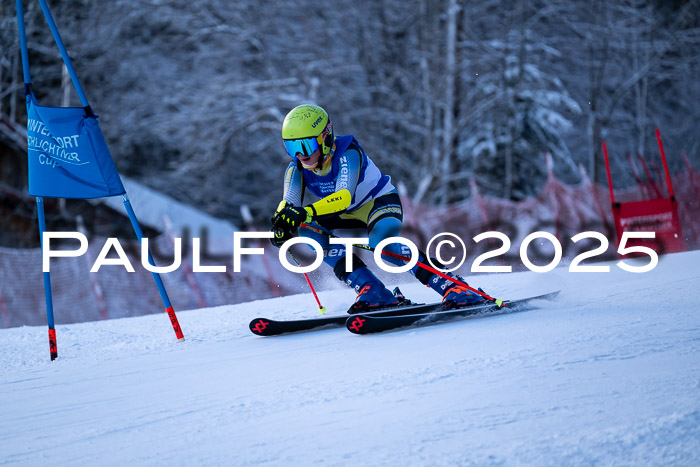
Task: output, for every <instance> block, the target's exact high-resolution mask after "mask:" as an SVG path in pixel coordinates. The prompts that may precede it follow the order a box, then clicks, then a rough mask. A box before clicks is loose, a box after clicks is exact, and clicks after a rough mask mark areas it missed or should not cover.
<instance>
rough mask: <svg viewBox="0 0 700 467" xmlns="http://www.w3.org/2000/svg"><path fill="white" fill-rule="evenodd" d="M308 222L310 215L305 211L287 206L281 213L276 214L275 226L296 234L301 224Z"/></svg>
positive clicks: (297, 207) (290, 205)
mask: <svg viewBox="0 0 700 467" xmlns="http://www.w3.org/2000/svg"><path fill="white" fill-rule="evenodd" d="M308 221H311V213H310V212H309V211H308V210H307V209H305V208H302V207H299V206H294V205H292V204H287V205H286V206H285V207H284V208H283V209H282V210H281V211H278V212H277V214H276V222H275V226H279V225H280V224H282V225H284V226H285V227H286V228H288V229H291V230H292V231H294V232H296V230H297V229H298V228H299V226H300V225H301V224H302V222H308Z"/></svg>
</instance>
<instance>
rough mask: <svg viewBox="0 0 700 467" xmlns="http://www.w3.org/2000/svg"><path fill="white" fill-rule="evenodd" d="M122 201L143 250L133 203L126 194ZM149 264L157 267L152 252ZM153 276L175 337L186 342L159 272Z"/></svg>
mask: <svg viewBox="0 0 700 467" xmlns="http://www.w3.org/2000/svg"><path fill="white" fill-rule="evenodd" d="M122 201H123V202H124V207H125V208H126V212H127V214H128V215H129V219H130V220H131V225H132V226H133V227H134V232H135V233H136V237H138V239H139V243H140V244H141V245H142V248H143V231H142V230H141V225H140V224H139V221H138V219H137V218H136V214H135V213H134V208H132V207H131V201H129V197H128V196H127V194H126V193H124V194H123V195H122ZM148 262H149V263H150V264H151V266H155V265H156V263H155V261H154V260H153V256H152V255H151V251H150V250H149V251H148ZM151 274H153V279H154V280H155V281H156V287H158V292H159V293H160V298H161V300H163V305H164V306H165V312H166V313H167V314H168V317H169V318H170V323H171V324H172V325H173V330H175V336H176V337H177V340H178V341H184V340H185V336H184V335H183V334H182V329H181V328H180V323H179V322H178V320H177V316H176V315H175V310H174V309H173V306H172V305H171V303H170V298H169V297H168V292H166V291H165V285H163V280H162V279H161V277H160V274H158V273H157V272H152V273H151Z"/></svg>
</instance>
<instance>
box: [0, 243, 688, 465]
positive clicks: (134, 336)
mask: <svg viewBox="0 0 700 467" xmlns="http://www.w3.org/2000/svg"><path fill="white" fill-rule="evenodd" d="M609 265H610V266H611V272H609V273H572V272H569V271H568V269H567V268H558V269H556V270H554V271H551V272H548V273H544V274H537V273H533V272H526V273H515V274H505V275H504V274H493V275H482V276H478V277H472V278H471V282H472V283H473V284H474V285H478V286H481V287H483V288H484V289H485V290H486V291H487V292H489V293H491V294H492V295H494V296H497V297H502V298H519V297H524V296H528V295H534V294H540V293H544V292H548V291H551V290H558V289H561V290H562V293H561V295H560V297H559V298H558V299H557V300H555V301H552V302H540V303H538V308H536V309H534V310H531V311H527V312H519V313H513V314H507V315H501V316H493V317H488V318H480V319H465V320H460V321H454V322H449V323H444V324H440V325H434V326H427V327H422V328H412V329H404V330H400V331H395V332H388V333H383V334H377V335H368V336H357V335H353V334H351V333H349V332H347V331H346V330H345V329H344V328H337V329H328V330H322V331H317V332H309V333H303V334H295V335H287V336H280V337H271V338H262V337H258V336H254V335H253V334H251V333H250V331H249V330H248V322H249V321H250V320H251V319H253V318H255V317H258V316H266V317H270V318H285V317H289V318H291V317H314V316H317V315H318V312H317V311H316V308H317V307H316V305H315V302H314V300H313V298H312V297H311V296H310V295H308V294H300V295H296V296H290V297H282V298H276V299H270V300H261V301H257V302H251V303H243V304H238V305H232V306H222V307H218V308H210V309H202V310H193V311H180V312H178V317H179V319H180V323H181V325H182V328H183V330H184V333H185V336H186V338H187V340H186V341H185V342H184V343H177V342H176V341H175V337H174V333H173V331H172V328H171V326H170V323H169V321H168V319H167V316H166V315H165V314H164V313H162V314H156V315H150V316H144V317H139V318H125V319H117V320H111V321H102V322H91V323H82V324H74V325H64V326H61V325H59V326H57V334H58V350H59V359H58V360H56V361H54V362H51V361H50V360H49V355H48V344H47V333H46V328H45V327H44V328H42V327H23V328H12V329H3V330H0V370H1V372H0V464H3V465H5V464H7V465H66V466H68V465H70V466H74V465H247V464H262V465H266V464H270V465H308V464H318V463H323V464H330V465H337V464H341V465H343V464H347V465H378V464H387V465H448V464H449V465H472V464H473V465H491V464H495V465H537V466H546V465H554V466H560V465H687V466H693V465H698V462H699V461H700V358H699V353H698V350H699V348H700V314H699V313H698V310H699V309H700V290H699V289H700V266H699V265H700V252H698V251H695V252H690V253H683V254H675V255H668V256H664V257H662V258H661V260H660V262H659V264H658V266H657V267H656V268H655V269H654V270H652V271H651V272H648V273H643V274H633V273H629V272H625V271H623V270H621V269H619V268H618V267H617V266H616V265H615V263H614V262H613V263H609ZM409 279H410V278H409ZM402 290H403V292H404V293H405V294H406V295H407V296H409V297H410V298H412V299H414V300H419V301H434V300H435V296H434V294H433V292H431V291H430V290H428V289H426V288H424V287H422V286H420V284H418V283H417V282H407V283H406V284H405V285H403V286H402ZM320 298H321V301H322V302H323V304H324V305H325V306H326V307H327V308H328V309H329V312H328V313H333V312H334V311H333V310H335V311H339V310H341V309H345V308H346V307H347V305H348V304H349V303H351V302H352V301H353V299H354V295H353V293H352V291H350V290H345V289H343V290H334V291H327V292H323V293H321V294H320ZM59 313H60V310H57V314H59Z"/></svg>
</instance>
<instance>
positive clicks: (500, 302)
mask: <svg viewBox="0 0 700 467" xmlns="http://www.w3.org/2000/svg"><path fill="white" fill-rule="evenodd" d="M300 227H305V228H307V229H309V230H311V231H313V232H316V233H318V234H321V235H327V236H328V237H330V238H339V237H338V236H336V235H333V234H332V233H330V232H328V231H326V230H323V229H320V228H318V227H314V226H313V225H309V224H305V223H302V224H301V225H300ZM352 246H354V247H357V248H362V249H363V250H367V251H372V252H374V251H375V250H376V249H375V248H374V247H371V246H369V245H360V244H353V245H352ZM381 254H383V255H385V256H391V257H392V258H396V259H400V260H402V261H406V262H409V261H411V258H408V257H406V256H403V255H398V254H396V253H392V252H390V251H386V250H382V251H381ZM416 265H417V266H418V267H419V268H423V269H425V270H426V271H430V272H432V273H435V274H437V275H438V276H440V277H444V278H445V279H447V280H449V281H452V282H454V283H455V284H459V285H461V286H462V287H466V288H467V289H468V290H471V291H472V292H474V293H476V294H479V295H481V296H482V297H484V298H485V299H487V300H490V301H491V302H493V303H495V304H496V305H498V306H499V307H502V306H505V304H504V303H503V300H500V299H496V298H493V297H491V296H490V295H488V294H485V293H484V292H482V291H480V290H477V289H475V288H473V287H471V286H469V285H468V284H467V283H465V282H464V281H460V280H459V279H457V278H456V277H450V276H448V275H447V274H445V273H444V272H442V271H439V270H437V269H435V268H434V267H432V266H428V265H427V264H424V263H421V262H420V261H418V262H417V263H416Z"/></svg>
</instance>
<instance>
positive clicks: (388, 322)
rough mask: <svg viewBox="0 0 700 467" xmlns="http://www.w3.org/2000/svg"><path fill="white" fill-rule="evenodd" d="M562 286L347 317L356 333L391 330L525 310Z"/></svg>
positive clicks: (546, 298) (348, 324) (550, 297)
mask: <svg viewBox="0 0 700 467" xmlns="http://www.w3.org/2000/svg"><path fill="white" fill-rule="evenodd" d="M559 292H560V291H559V290H557V291H555V292H550V293H546V294H543V295H537V296H534V297H527V298H521V299H518V300H506V301H504V302H503V303H504V305H503V306H498V305H497V304H495V303H483V304H477V305H472V306H467V307H462V308H456V309H449V310H440V309H439V307H435V308H433V309H430V310H427V311H425V312H415V313H410V314H399V313H393V314H391V315H384V316H381V315H372V314H370V313H361V314H357V315H352V316H350V317H349V318H347V319H346V321H345V327H346V328H347V329H348V331H350V332H352V333H354V334H370V333H375V332H382V331H389V330H391V329H397V328H402V327H406V326H418V325H423V324H432V323H437V322H442V321H448V320H451V319H455V318H458V317H462V316H472V317H476V316H485V315H500V314H505V313H513V312H516V311H521V310H522V309H523V308H524V307H525V305H527V304H528V303H530V302H532V301H533V300H551V299H553V298H555V297H556V296H557V295H559Z"/></svg>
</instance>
